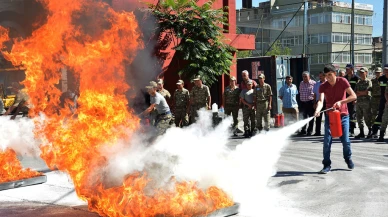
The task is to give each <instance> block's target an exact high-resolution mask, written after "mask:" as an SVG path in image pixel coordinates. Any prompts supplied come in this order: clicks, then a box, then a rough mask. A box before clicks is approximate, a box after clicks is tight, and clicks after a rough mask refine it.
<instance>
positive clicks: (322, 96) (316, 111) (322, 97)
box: [314, 93, 325, 117]
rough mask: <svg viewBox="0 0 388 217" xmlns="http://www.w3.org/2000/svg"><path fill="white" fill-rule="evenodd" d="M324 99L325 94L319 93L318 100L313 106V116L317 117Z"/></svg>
mask: <svg viewBox="0 0 388 217" xmlns="http://www.w3.org/2000/svg"><path fill="white" fill-rule="evenodd" d="M324 99H325V94H324V93H321V94H320V95H319V100H318V103H317V107H316V108H315V112H314V116H315V117H318V116H319V112H321V110H322V107H323V100H324Z"/></svg>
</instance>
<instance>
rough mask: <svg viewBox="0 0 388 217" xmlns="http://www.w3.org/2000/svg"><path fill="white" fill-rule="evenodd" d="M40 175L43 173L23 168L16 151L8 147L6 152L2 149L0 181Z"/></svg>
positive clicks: (0, 152) (0, 154) (0, 155)
mask: <svg viewBox="0 0 388 217" xmlns="http://www.w3.org/2000/svg"><path fill="white" fill-rule="evenodd" d="M40 175H42V173H40V172H36V171H32V170H31V169H23V167H22V165H21V164H20V162H19V160H18V158H17V157H16V153H15V151H13V150H11V149H6V150H5V151H4V152H2V151H0V183H2V182H10V181H16V180H21V179H27V178H32V177H36V176H40Z"/></svg>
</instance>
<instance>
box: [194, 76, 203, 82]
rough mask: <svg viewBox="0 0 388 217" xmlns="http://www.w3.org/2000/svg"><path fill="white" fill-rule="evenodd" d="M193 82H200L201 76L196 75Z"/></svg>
mask: <svg viewBox="0 0 388 217" xmlns="http://www.w3.org/2000/svg"><path fill="white" fill-rule="evenodd" d="M193 80H194V81H199V80H201V76H200V75H197V76H195V78H194V79H193Z"/></svg>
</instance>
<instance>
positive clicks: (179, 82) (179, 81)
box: [176, 80, 184, 85]
mask: <svg viewBox="0 0 388 217" xmlns="http://www.w3.org/2000/svg"><path fill="white" fill-rule="evenodd" d="M183 83H184V82H183V81H182V80H178V82H176V84H179V85H180V84H183Z"/></svg>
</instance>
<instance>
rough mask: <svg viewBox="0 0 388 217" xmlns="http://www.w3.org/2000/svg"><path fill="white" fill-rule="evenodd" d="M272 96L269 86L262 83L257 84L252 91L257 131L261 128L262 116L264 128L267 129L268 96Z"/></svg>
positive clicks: (268, 113)
mask: <svg viewBox="0 0 388 217" xmlns="http://www.w3.org/2000/svg"><path fill="white" fill-rule="evenodd" d="M270 96H272V90H271V86H270V85H269V84H267V83H264V85H263V86H260V85H259V84H258V85H257V86H256V87H255V89H254V91H253V97H254V99H256V125H257V129H258V130H259V131H261V130H263V124H262V120H263V118H264V130H266V131H268V130H269V119H270V111H269V109H268V106H269V105H268V103H269V97H270Z"/></svg>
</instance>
